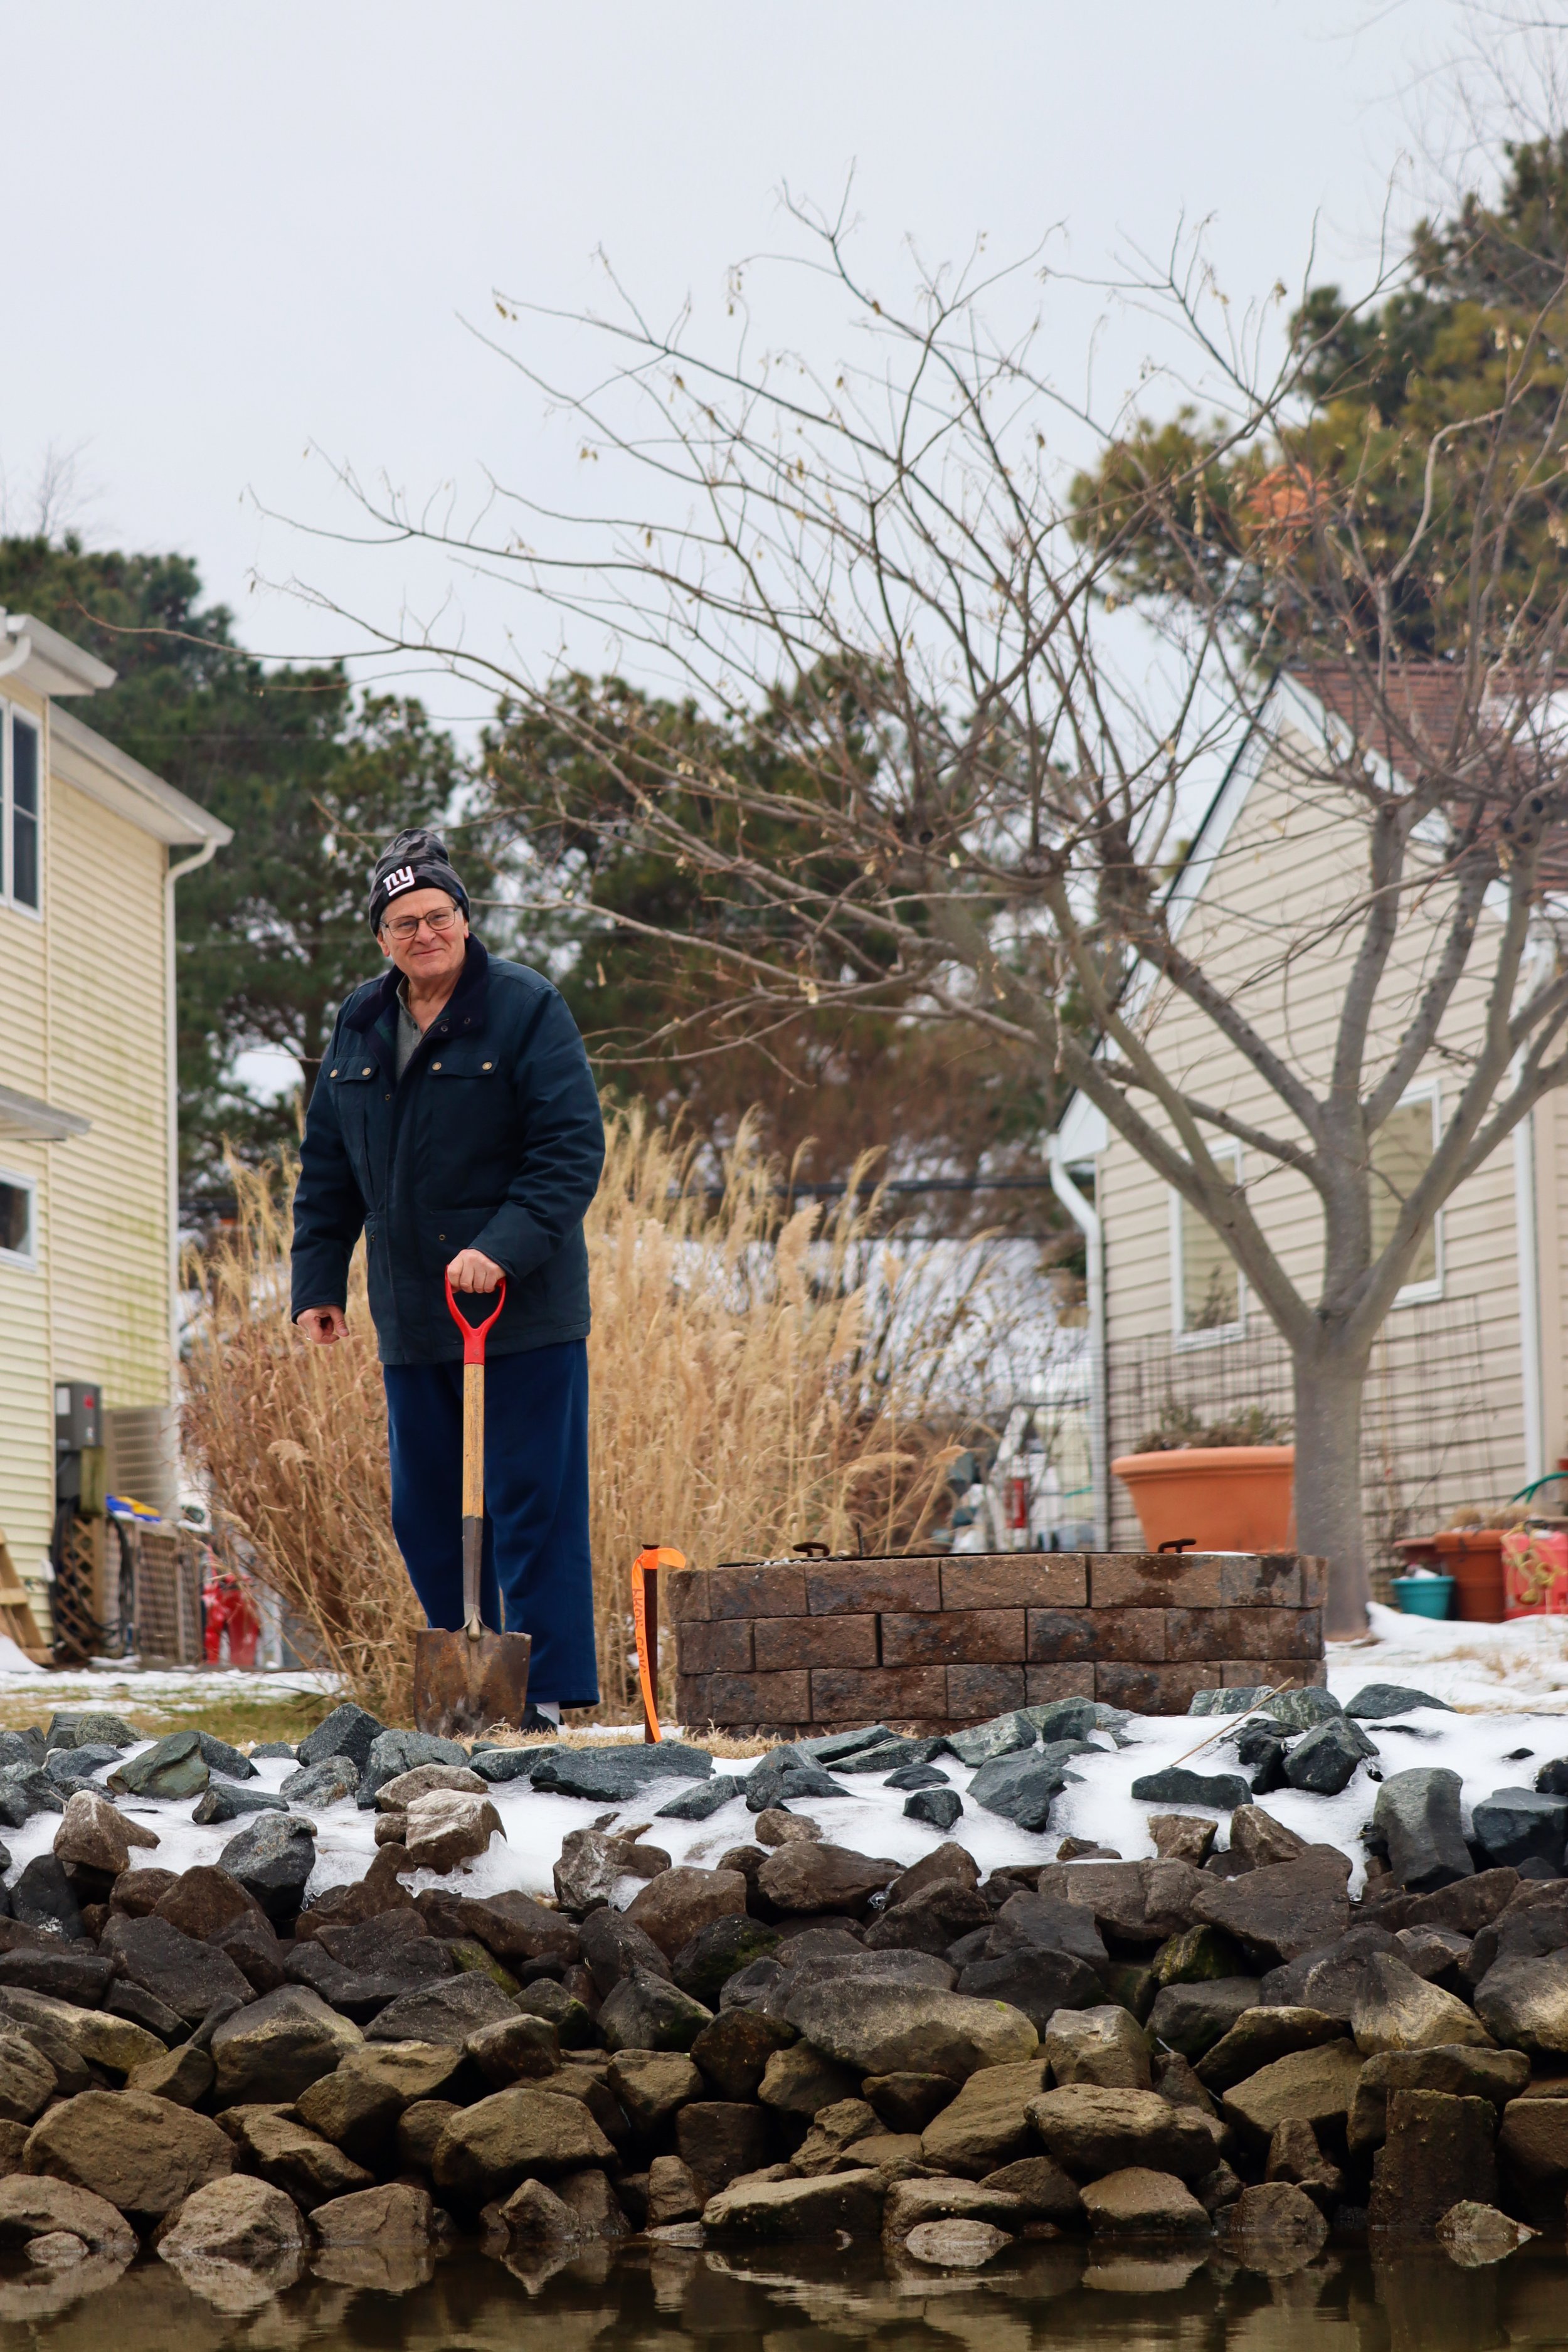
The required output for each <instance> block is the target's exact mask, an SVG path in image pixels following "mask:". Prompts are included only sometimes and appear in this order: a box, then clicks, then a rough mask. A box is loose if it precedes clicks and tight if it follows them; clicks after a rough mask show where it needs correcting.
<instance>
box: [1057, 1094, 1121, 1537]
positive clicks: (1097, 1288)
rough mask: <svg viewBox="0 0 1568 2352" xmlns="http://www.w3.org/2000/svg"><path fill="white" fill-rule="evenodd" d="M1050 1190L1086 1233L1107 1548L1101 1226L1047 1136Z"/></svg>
mask: <svg viewBox="0 0 1568 2352" xmlns="http://www.w3.org/2000/svg"><path fill="white" fill-rule="evenodd" d="M1050 1161H1051V1190H1052V1192H1054V1193H1055V1194H1056V1196H1057V1198H1058V1201H1059V1202H1061V1204H1062V1206H1063V1208H1064V1209H1066V1211H1067V1213H1068V1216H1069V1217H1070V1218H1071V1219H1072V1221H1073V1223H1074V1224H1075V1225H1076V1226H1077V1227H1078V1229H1079V1233H1080V1234H1082V1235H1083V1237H1084V1244H1085V1255H1087V1258H1088V1261H1089V1477H1090V1480H1091V1482H1092V1484H1093V1487H1094V1528H1095V1542H1096V1545H1097V1546H1098V1548H1099V1549H1100V1550H1101V1551H1109V1550H1110V1396H1109V1392H1108V1389H1107V1384H1106V1352H1105V1227H1104V1224H1103V1223H1102V1222H1101V1219H1100V1212H1099V1210H1098V1209H1096V1208H1095V1206H1094V1205H1093V1203H1092V1202H1091V1201H1090V1200H1089V1196H1088V1194H1087V1193H1084V1192H1079V1188H1078V1186H1077V1185H1076V1184H1075V1183H1074V1181H1073V1180H1072V1176H1071V1174H1070V1173H1069V1171H1068V1166H1067V1163H1066V1161H1065V1160H1063V1158H1062V1150H1061V1139H1060V1138H1059V1137H1058V1136H1055V1135H1053V1136H1052V1137H1051V1139H1050Z"/></svg>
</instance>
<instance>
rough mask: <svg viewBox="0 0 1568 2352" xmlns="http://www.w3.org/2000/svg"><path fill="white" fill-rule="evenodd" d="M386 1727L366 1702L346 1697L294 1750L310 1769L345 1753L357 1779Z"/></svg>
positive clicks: (298, 1760)
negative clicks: (372, 1713)
mask: <svg viewBox="0 0 1568 2352" xmlns="http://www.w3.org/2000/svg"><path fill="white" fill-rule="evenodd" d="M383 1729H384V1726H383V1725H381V1724H379V1723H378V1722H377V1721H376V1719H375V1717H374V1715H369V1714H367V1713H366V1712H365V1710H364V1708H363V1706H354V1705H353V1701H352V1700H345V1701H344V1703H343V1704H342V1706H335V1707H333V1709H332V1711H331V1715H329V1716H328V1717H326V1718H325V1719H324V1721H322V1722H321V1723H318V1724H317V1726H316V1728H315V1729H314V1731H310V1732H307V1733H306V1735H305V1737H304V1738H303V1739H301V1740H300V1745H299V1746H298V1748H296V1749H295V1750H294V1755H295V1760H296V1761H297V1762H298V1763H300V1764H302V1765H304V1766H305V1767H306V1768H307V1769H309V1768H310V1766H312V1765H316V1764H324V1763H325V1762H326V1761H327V1759H328V1758H329V1757H332V1756H346V1757H347V1758H348V1759H349V1760H350V1762H351V1763H352V1764H353V1766H354V1768H355V1777H356V1779H357V1778H358V1775H359V1774H360V1773H362V1772H363V1770H364V1768H365V1766H366V1765H367V1764H368V1763H369V1762H370V1751H371V1748H372V1747H373V1746H374V1742H375V1741H376V1740H377V1739H379V1738H381V1735H382V1732H383ZM453 1744H454V1745H456V1743H455V1742H454V1743H453Z"/></svg>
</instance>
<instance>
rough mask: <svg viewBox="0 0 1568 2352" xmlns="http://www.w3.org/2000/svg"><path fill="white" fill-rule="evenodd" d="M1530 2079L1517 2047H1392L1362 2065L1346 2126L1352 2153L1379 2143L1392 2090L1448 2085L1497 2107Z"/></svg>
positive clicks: (1527, 2064) (1437, 2088) (1461, 2094)
mask: <svg viewBox="0 0 1568 2352" xmlns="http://www.w3.org/2000/svg"><path fill="white" fill-rule="evenodd" d="M1529 2081H1530V2061H1529V2059H1528V2058H1527V2057H1526V2056H1525V2054H1524V2053H1523V2051H1522V2050H1483V2049H1478V2048H1475V2047H1474V2046H1470V2045H1464V2044H1461V2045H1458V2046H1457V2047H1453V2046H1451V2047H1446V2048H1438V2049H1434V2050H1391V2051H1388V2052H1387V2053H1385V2054H1384V2055H1383V2056H1382V2057H1377V2058H1371V2059H1369V2060H1368V2061H1367V2063H1366V2064H1365V2065H1364V2066H1363V2068H1362V2070H1361V2075H1360V2078H1359V2080H1358V2081H1357V2084H1356V2093H1355V2099H1354V2102H1353V2104H1352V2107H1351V2111H1350V2116H1349V2120H1348V2121H1347V2123H1346V2126H1345V2137H1346V2140H1347V2142H1348V2143H1349V2147H1350V2150H1351V2153H1352V2156H1355V2155H1359V2154H1360V2153H1361V2151H1362V2150H1363V2149H1365V2148H1373V2147H1382V2145H1383V2142H1384V2136H1385V2134H1386V2131H1387V2125H1388V2096H1389V2093H1390V2092H1391V2091H1447V2093H1449V2094H1450V2095H1452V2096H1454V2097H1456V2098H1480V2099H1489V2100H1490V2101H1491V2103H1492V2105H1493V2106H1494V2107H1496V2108H1497V2109H1498V2110H1499V2111H1501V2110H1502V2109H1503V2108H1504V2107H1506V2106H1507V2105H1508V2103H1509V2101H1510V2099H1517V2098H1518V2097H1519V2095H1520V2094H1521V2091H1523V2090H1524V2088H1525V2087H1526V2085H1527V2084H1528V2083H1529Z"/></svg>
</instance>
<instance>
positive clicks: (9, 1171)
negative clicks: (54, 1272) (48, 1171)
mask: <svg viewBox="0 0 1568 2352" xmlns="http://www.w3.org/2000/svg"><path fill="white" fill-rule="evenodd" d="M0 1184H9V1185H11V1186H12V1187H13V1188H14V1189H15V1190H16V1191H17V1192H26V1195H27V1246H26V1249H25V1250H14V1249H7V1248H5V1244H3V1243H0V1266H4V1265H14V1266H19V1267H20V1268H21V1269H22V1271H23V1272H24V1273H25V1274H37V1270H38V1180H37V1177H36V1176H25V1175H24V1174H23V1173H22V1171H21V1170H20V1169H19V1168H6V1167H4V1166H0Z"/></svg>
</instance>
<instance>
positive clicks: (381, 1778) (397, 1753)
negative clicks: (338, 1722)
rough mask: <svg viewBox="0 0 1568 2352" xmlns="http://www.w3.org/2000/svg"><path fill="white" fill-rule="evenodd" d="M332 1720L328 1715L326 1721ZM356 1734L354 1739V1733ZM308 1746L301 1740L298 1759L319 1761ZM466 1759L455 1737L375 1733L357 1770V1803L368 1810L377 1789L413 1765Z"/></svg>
mask: <svg viewBox="0 0 1568 2352" xmlns="http://www.w3.org/2000/svg"><path fill="white" fill-rule="evenodd" d="M328 1721H329V1722H330V1721H331V1717H328ZM325 1729H326V1725H325V1724H322V1725H321V1730H322V1731H324V1730H325ZM355 1737H356V1738H357V1734H356V1735H355ZM309 1745H310V1742H309V1741H305V1740H301V1741H300V1762H301V1763H310V1764H316V1763H320V1761H321V1756H320V1755H318V1754H316V1753H314V1752H312V1753H311V1754H310V1756H307V1755H306V1754H305V1749H306V1748H307V1746H309ZM326 1752H328V1751H325V1750H323V1751H322V1753H326ZM353 1752H354V1749H353V1746H349V1747H347V1748H345V1749H344V1753H345V1754H348V1755H353ZM356 1760H357V1759H356ZM467 1763H468V1750H467V1748H459V1747H458V1743H457V1741H456V1740H455V1739H438V1738H437V1737H436V1735H435V1733H434V1732H429V1731H381V1732H377V1734H376V1736H375V1738H374V1739H373V1740H372V1741H371V1743H370V1746H369V1748H367V1750H366V1751H365V1757H364V1761H363V1766H362V1767H361V1770H360V1783H359V1790H358V1792H357V1796H356V1802H357V1803H358V1804H359V1806H360V1808H361V1810H362V1811H366V1812H368V1811H370V1810H371V1809H372V1807H373V1806H374V1803H375V1800H376V1794H377V1792H378V1790H381V1789H383V1788H384V1786H385V1784H386V1782H387V1781H388V1780H396V1778H397V1776H398V1774H399V1773H400V1772H412V1771H413V1769H414V1768H415V1766H416V1764H465V1765H466V1764H467Z"/></svg>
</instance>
